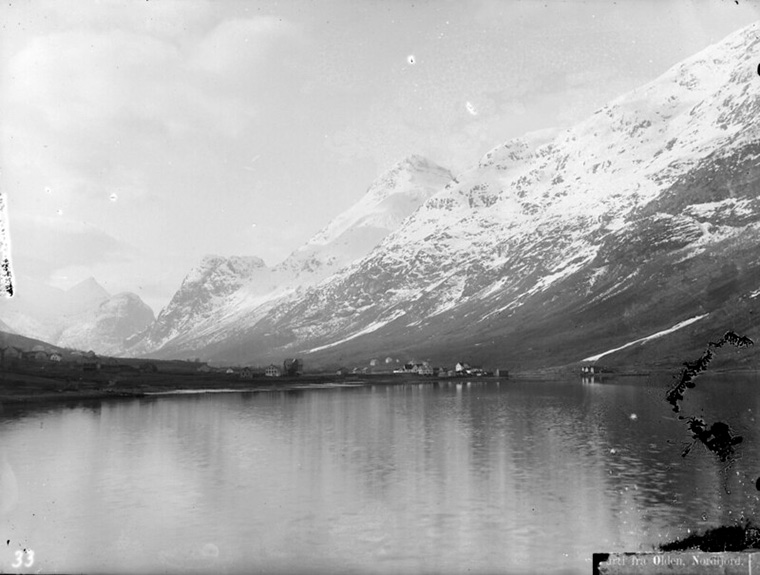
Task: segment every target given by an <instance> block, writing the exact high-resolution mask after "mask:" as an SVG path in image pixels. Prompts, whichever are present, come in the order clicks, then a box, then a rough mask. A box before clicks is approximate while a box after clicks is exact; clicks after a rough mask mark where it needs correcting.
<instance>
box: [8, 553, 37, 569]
mask: <svg viewBox="0 0 760 575" xmlns="http://www.w3.org/2000/svg"><path fill="white" fill-rule="evenodd" d="M24 555H26V561H24ZM33 563H34V551H32V550H31V549H24V550H23V551H16V562H15V563H14V564H13V565H11V567H13V568H14V569H18V568H19V567H21V566H22V565H23V566H24V567H31V566H32V564H33Z"/></svg>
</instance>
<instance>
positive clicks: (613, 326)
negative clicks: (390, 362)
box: [195, 24, 760, 368]
mask: <svg viewBox="0 0 760 575" xmlns="http://www.w3.org/2000/svg"><path fill="white" fill-rule="evenodd" d="M759 47H760V27H759V26H758V25H757V24H754V25H752V26H750V27H748V28H746V29H743V30H740V31H738V32H736V33H734V34H732V35H731V36H729V37H728V38H726V39H725V40H724V41H722V42H720V43H719V44H716V45H714V46H711V47H709V48H707V49H705V50H704V51H702V52H700V53H698V54H697V55H695V56H693V57H691V58H689V59H687V60H685V61H684V62H682V63H680V64H678V65H676V66H674V67H673V68H672V69H670V70H668V71H667V72H666V73H665V74H663V75H662V76H660V77H659V78H657V79H656V80H654V81H652V82H650V83H649V84H647V85H645V86H643V87H641V88H639V89H637V90H634V91H633V92H630V93H628V94H625V95H623V96H621V97H620V98H618V99H616V100H614V101H612V102H610V103H609V104H608V105H607V106H605V107H603V108H602V109H600V110H598V111H597V112H596V113H594V114H593V115H592V116H591V117H589V118H588V119H587V120H585V121H583V122H581V123H580V124H578V125H576V126H574V127H573V128H571V129H568V130H566V131H564V132H562V133H560V134H559V135H557V136H556V137H555V138H554V139H553V140H552V141H550V142H543V141H541V140H538V141H536V139H535V138H531V137H528V138H520V139H516V140H512V141H509V142H507V143H505V144H504V145H502V146H499V147H497V148H495V149H493V150H492V151H491V152H489V153H488V154H486V155H485V156H484V157H483V159H482V160H481V161H480V163H479V164H478V165H477V166H475V167H473V168H472V169H470V170H469V171H467V172H465V173H463V174H461V175H459V176H458V177H457V179H456V180H453V181H450V182H449V183H448V184H447V185H446V186H445V188H443V189H441V190H440V191H439V192H438V193H436V194H435V195H433V196H432V197H430V198H429V199H428V200H427V201H425V202H424V204H423V205H422V206H421V207H420V208H419V209H418V210H417V211H416V212H414V214H413V215H412V216H411V217H410V218H408V219H406V220H405V221H404V222H403V224H402V225H401V226H400V227H399V229H397V230H396V231H394V232H392V233H390V234H389V235H387V236H386V237H385V238H384V239H383V240H382V241H381V242H380V244H379V246H378V247H377V248H376V249H374V250H373V251H372V252H370V253H369V254H368V255H366V257H364V258H363V259H362V260H361V261H359V262H358V263H355V264H353V265H351V266H348V267H346V268H344V269H342V270H341V271H339V272H338V273H336V274H333V275H332V276H330V277H329V278H327V279H325V280H323V281H322V282H321V283H319V284H317V285H314V286H312V287H311V288H309V289H308V290H305V291H304V292H303V293H301V294H299V297H297V298H288V299H283V300H280V301H278V302H277V304H276V305H274V306H271V307H270V308H269V309H267V310H266V313H265V314H264V315H258V316H256V317H251V316H250V315H249V316H246V314H245V313H243V314H240V315H238V316H235V317H234V321H231V322H228V323H227V324H226V325H225V328H224V330H223V332H222V333H220V332H217V333H216V334H215V336H214V337H213V338H208V339H206V340H202V339H198V340H196V342H195V344H196V345H197V346H198V347H197V351H198V353H199V354H200V355H202V356H204V357H208V358H213V359H222V360H223V359H228V360H232V359H234V360H241V359H245V360H247V361H250V362H261V361H268V360H270V359H277V358H281V357H289V356H301V357H304V359H305V360H306V361H307V362H309V363H310V365H312V366H314V365H331V364H332V365H334V364H338V363H343V364H345V363H346V362H355V363H360V362H363V361H367V360H368V359H369V358H371V357H378V356H386V355H390V356H396V355H399V354H401V355H404V356H412V355H414V356H416V357H429V358H431V359H433V360H435V361H437V362H439V363H444V364H452V363H453V362H455V361H457V360H458V359H459V358H463V357H464V358H470V359H471V360H472V361H480V362H489V363H491V364H492V365H494V364H496V365H502V366H505V367H512V368H520V367H536V366H541V365H547V364H548V365H557V364H562V363H567V362H572V361H578V360H581V359H583V358H584V357H587V356H591V355H593V354H594V353H599V352H602V351H604V350H606V349H612V348H614V347H616V344H620V345H622V344H625V343H626V342H631V341H633V340H636V339H639V338H646V336H648V335H650V334H653V333H657V332H660V331H663V330H667V329H668V328H671V327H672V326H674V325H676V324H679V323H680V322H682V321H684V320H686V319H689V318H692V317H696V316H702V317H701V318H700V319H699V321H695V322H693V323H691V324H688V327H685V328H683V329H679V330H675V331H673V332H672V334H671V332H668V333H669V334H670V335H668V336H667V338H670V339H669V341H675V340H676V339H678V338H681V339H682V340H683V342H684V345H686V343H688V341H691V340H695V341H697V342H698V343H697V344H696V345H697V346H702V345H704V342H705V341H707V339H709V338H710V337H712V336H713V334H714V330H718V332H720V333H722V332H721V330H725V329H728V328H732V329H735V330H745V331H746V330H749V331H752V329H753V322H752V321H751V319H752V314H753V313H754V308H755V304H756V302H757V298H758V294H760V267H759V266H758V264H760V251H758V250H757V249H756V247H757V245H758V243H759V241H760V200H759V199H758V193H759V192H760V181H759V180H760V169H759V168H758V161H759V158H760V128H758V123H757V118H758V117H760V80H758V76H757V73H756V70H757V62H758V60H759V58H760V49H759ZM673 338H675V339H673ZM706 338H707V339H706ZM646 341H652V342H655V341H657V342H658V343H657V345H658V346H660V347H658V348H657V349H660V350H662V349H671V348H668V347H667V345H664V344H662V342H661V341H659V338H658V339H656V340H646ZM654 345H655V344H654V343H652V344H642V345H641V346H631V347H627V348H626V350H627V351H626V352H624V353H628V354H631V353H644V351H642V350H645V351H646V353H647V354H649V356H647V357H649V358H650V359H651V358H652V357H653V356H652V354H653V353H654V347H653V346H654ZM682 347H683V346H682ZM672 349H675V348H672ZM679 349H680V348H679ZM637 350H638V351H637ZM671 351H672V350H671ZM673 353H675V351H673ZM642 357H643V356H642ZM607 358H608V359H614V358H613V357H612V356H607ZM680 359H681V358H678V357H676V358H675V361H676V362H679V361H680Z"/></svg>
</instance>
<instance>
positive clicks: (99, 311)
mask: <svg viewBox="0 0 760 575" xmlns="http://www.w3.org/2000/svg"><path fill="white" fill-rule="evenodd" d="M16 288H17V289H16V292H15V294H14V296H13V297H12V298H0V320H1V321H2V325H4V326H6V327H7V328H9V329H5V328H4V329H3V331H13V332H15V333H17V334H20V335H23V336H26V337H29V338H35V339H40V340H44V341H46V342H48V343H50V344H52V345H58V346H64V347H72V348H77V349H87V350H90V349H92V350H94V351H96V352H97V353H102V354H107V353H113V352H116V350H118V349H121V348H123V347H124V339H125V338H128V337H130V336H132V335H134V334H135V333H137V332H140V331H143V330H144V329H145V328H146V326H147V325H149V324H150V323H152V322H153V319H154V316H153V311H152V310H151V309H150V308H149V307H148V306H146V305H145V304H144V303H143V302H142V300H141V299H140V298H139V297H138V296H137V295H135V294H131V293H123V294H118V295H115V296H113V297H112V296H111V295H110V294H109V293H108V292H107V291H106V290H105V289H104V288H103V286H101V285H100V284H99V283H98V282H97V281H96V280H95V278H92V277H90V278H88V279H86V280H84V281H82V282H80V283H78V284H76V285H75V286H73V287H71V288H69V289H68V290H62V289H59V288H56V287H52V286H50V285H47V284H44V283H41V282H36V281H34V280H32V279H30V278H25V277H22V278H20V279H19V281H18V282H17V286H16Z"/></svg>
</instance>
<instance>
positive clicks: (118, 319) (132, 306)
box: [56, 292, 155, 355]
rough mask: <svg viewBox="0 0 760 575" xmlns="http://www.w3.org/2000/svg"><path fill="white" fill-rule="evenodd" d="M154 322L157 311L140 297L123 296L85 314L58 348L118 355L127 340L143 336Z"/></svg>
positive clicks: (66, 329)
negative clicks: (142, 333) (141, 333)
mask: <svg viewBox="0 0 760 575" xmlns="http://www.w3.org/2000/svg"><path fill="white" fill-rule="evenodd" d="M154 319H155V316H154V315H153V310H151V309H150V308H149V307H148V306H147V305H146V304H145V303H144V302H143V301H142V300H141V299H140V298H139V297H138V296H137V295H135V294H133V293H129V292H124V293H119V294H116V295H115V296H113V297H110V298H108V299H107V300H105V301H104V302H102V303H101V304H100V305H99V306H98V307H97V309H95V310H88V311H86V312H84V314H82V315H81V316H80V318H79V319H78V321H76V322H74V323H72V325H70V326H68V327H66V328H65V329H64V330H63V331H62V333H61V335H60V336H59V337H58V340H57V342H56V344H57V345H59V346H62V347H68V348H73V349H82V350H93V351H96V352H97V353H99V354H105V355H117V354H119V353H120V352H121V350H123V349H124V341H125V340H126V339H127V338H129V337H131V336H133V335H135V334H136V333H140V332H142V331H143V330H144V329H145V328H146V327H147V326H149V325H150V324H151V323H153V320H154Z"/></svg>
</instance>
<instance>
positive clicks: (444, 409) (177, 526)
mask: <svg viewBox="0 0 760 575" xmlns="http://www.w3.org/2000/svg"><path fill="white" fill-rule="evenodd" d="M697 381H698V385H697V388H696V389H694V390H689V393H688V395H687V400H686V401H685V403H684V408H685V409H684V413H685V414H695V415H702V416H703V417H705V419H706V420H708V421H709V422H712V421H715V420H717V419H722V420H724V421H727V422H729V423H730V424H731V425H732V427H733V429H734V430H735V431H736V432H738V433H740V434H742V435H743V436H744V442H743V443H742V444H741V445H740V446H739V447H740V449H739V451H738V453H737V458H736V460H735V462H734V463H733V465H732V466H730V467H729V468H726V465H725V464H723V463H720V462H719V461H717V459H716V458H715V457H714V456H712V455H711V454H710V453H708V452H707V451H706V450H705V449H703V448H702V447H701V446H695V448H694V449H693V450H692V452H691V454H690V455H689V456H687V457H686V458H683V457H681V451H682V449H683V447H684V446H685V445H686V444H688V440H689V435H688V433H687V432H686V429H685V425H684V422H683V421H678V420H677V419H676V418H675V414H673V413H672V412H671V411H670V410H669V406H668V405H667V404H666V403H665V401H664V400H663V397H664V392H665V390H666V387H667V385H668V384H669V383H670V379H669V378H667V377H666V378H660V379H630V378H625V379H619V380H616V381H611V382H605V383H603V384H591V385H589V384H582V383H581V382H580V381H567V382H555V383H529V382H522V383H521V382H516V381H508V380H503V381H501V382H499V383H497V382H482V381H477V380H475V381H472V382H469V383H468V382H462V381H451V382H439V383H427V384H422V385H417V384H409V385H399V386H375V387H364V388H345V389H325V390H317V391H302V392H267V393H243V394H239V393H238V394H233V393H230V394H208V395H196V396H163V397H155V398H150V399H142V400H129V401H110V402H102V403H92V404H86V405H85V404H81V405H76V406H73V405H72V406H60V405H59V406H47V407H44V408H43V407H35V408H32V407H29V408H24V409H20V408H13V409H11V408H9V407H8V406H6V407H5V408H4V411H3V412H2V413H0V531H1V532H0V537H1V538H2V541H1V542H2V550H1V551H0V571H1V570H6V571H7V570H14V569H11V566H12V565H13V564H14V563H16V562H17V561H19V560H21V561H22V562H23V564H22V567H21V568H19V569H15V570H18V571H28V572H36V571H38V570H42V571H43V572H102V571H106V572H136V571H138V572H146V571H148V572H186V571H188V570H190V571H192V570H198V571H203V572H209V571H213V572H230V573H232V572H253V571H256V572H263V573H279V572H281V573H301V572H311V573H322V572H333V573H357V572H360V573H462V572H470V573H530V572H535V573H564V572H568V573H590V572H591V567H590V559H591V554H592V553H593V552H595V551H597V552H599V551H603V552H609V551H651V550H652V549H653V546H655V545H657V544H659V543H662V542H665V541H669V540H672V539H674V538H676V537H682V536H685V535H688V530H689V529H691V530H702V529H705V528H707V527H710V526H715V525H717V524H721V523H727V522H734V521H738V520H740V519H741V518H742V517H755V516H756V514H757V513H758V512H759V511H760V504H759V503H758V497H757V494H758V492H757V490H756V489H755V480H756V479H757V477H758V476H759V475H760V457H758V454H759V453H760V452H759V451H758V446H759V445H760V443H758V441H760V436H759V435H760V434H758V430H757V424H756V422H755V413H756V412H758V411H759V410H760V395H759V394H758V393H756V389H757V383H758V382H757V380H756V377H755V376H752V377H748V376H742V377H725V376H723V377H713V378H709V377H708V376H703V377H702V378H700V379H699V380H697ZM24 549H26V550H27V554H26V555H22V554H18V553H17V552H18V551H22V552H23V550H24ZM30 550H31V551H33V553H34V555H33V556H32V555H30V554H29V551H30ZM19 558H20V559H19ZM29 563H31V566H30V567H28V568H27V567H25V565H26V564H29Z"/></svg>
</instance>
